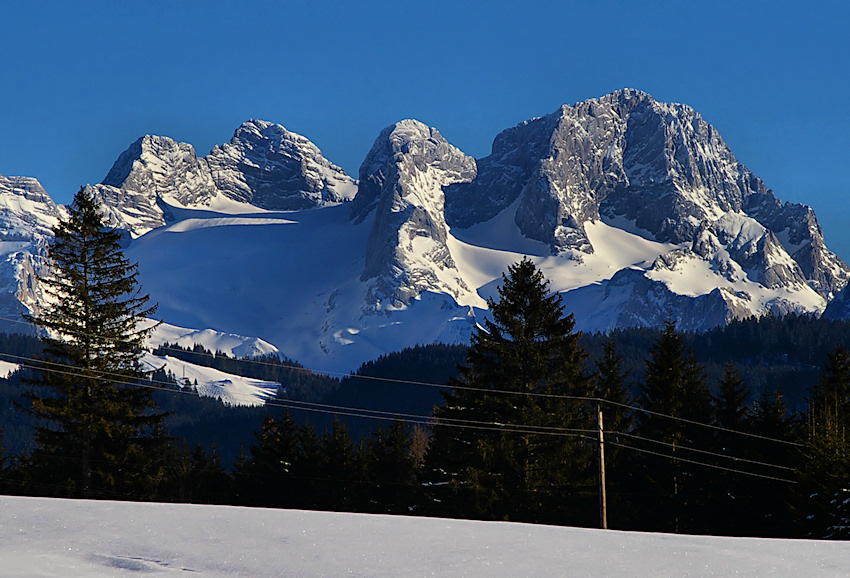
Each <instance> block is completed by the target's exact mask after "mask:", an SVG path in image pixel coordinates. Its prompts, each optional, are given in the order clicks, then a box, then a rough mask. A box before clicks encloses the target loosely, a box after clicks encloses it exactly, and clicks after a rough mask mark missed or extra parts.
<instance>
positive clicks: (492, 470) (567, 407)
mask: <svg viewBox="0 0 850 578" xmlns="http://www.w3.org/2000/svg"><path fill="white" fill-rule="evenodd" d="M498 291H499V300H498V301H494V300H493V299H490V300H489V301H488V304H489V308H490V314H491V316H492V319H487V320H485V322H484V326H483V327H479V328H478V329H477V330H476V331H475V332H474V334H473V336H472V341H471V345H470V349H469V352H468V357H467V361H466V364H465V365H464V366H463V367H462V368H461V371H460V377H459V378H458V379H457V380H454V381H452V383H451V385H453V387H454V389H453V391H452V392H451V393H449V394H447V395H445V404H444V405H443V406H438V408H437V409H436V410H435V415H436V417H437V425H436V426H435V427H434V431H433V437H432V440H431V448H430V450H429V453H428V456H427V457H426V463H427V467H426V470H427V475H428V477H429V478H430V479H429V480H428V481H429V482H430V483H431V486H430V487H431V489H432V492H433V495H434V497H435V499H436V500H439V504H440V505H441V506H442V510H441V513H443V514H445V515H466V516H474V517H482V518H488V519H511V520H526V521H539V522H548V523H567V522H570V523H578V524H585V525H590V524H595V520H596V507H595V504H596V502H595V500H596V493H595V488H596V483H595V469H594V468H595V463H594V462H593V461H592V459H591V452H590V448H589V446H587V445H584V444H583V443H582V442H581V440H580V438H579V437H578V432H570V431H564V428H574V429H577V430H585V431H587V430H589V429H590V428H591V427H592V423H593V422H592V421H591V418H590V416H589V415H588V414H589V412H588V407H587V404H586V403H585V402H583V401H581V400H578V401H577V400H575V399H570V398H567V397H565V396H588V395H589V394H590V385H589V382H588V380H587V378H586V377H585V375H584V359H585V354H584V352H583V351H582V349H581V348H580V347H579V344H578V334H577V333H575V332H574V331H573V330H574V320H573V316H572V315H568V316H566V317H565V316H564V312H563V307H562V305H561V299H560V296H559V295H557V294H555V295H549V293H548V281H546V280H545V279H544V277H543V274H542V273H541V272H540V271H538V270H537V268H536V267H535V266H534V264H533V263H532V262H531V261H530V260H528V259H523V260H522V261H520V262H519V263H516V264H514V265H512V266H510V267H509V269H508V273H507V274H506V275H505V274H503V276H502V285H501V286H500V287H499V289H498ZM505 392H510V393H505ZM594 409H595V408H594ZM518 430H519V431H518ZM547 432H548V433H550V434H551V433H556V434H558V435H546V433H547Z"/></svg>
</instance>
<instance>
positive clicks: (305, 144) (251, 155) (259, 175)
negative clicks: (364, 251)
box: [205, 120, 357, 211]
mask: <svg viewBox="0 0 850 578" xmlns="http://www.w3.org/2000/svg"><path fill="white" fill-rule="evenodd" d="M205 160H206V162H207V165H208V166H209V168H210V173H211V175H212V178H213V181H215V186H216V187H217V188H218V189H219V190H220V191H222V193H223V194H224V195H225V196H226V197H228V198H230V199H233V200H234V201H238V202H242V203H249V204H252V205H254V206H256V207H260V208H262V209H270V210H278V211H280V210H283V211H288V210H299V209H309V208H312V207H316V206H322V205H327V204H329V203H341V202H343V201H350V200H351V199H352V198H354V195H355V194H356V193H357V183H356V182H355V181H354V179H352V178H351V177H349V176H348V175H347V174H345V171H343V170H342V169H341V168H340V167H338V166H336V165H335V164H333V163H331V162H330V161H328V160H327V159H325V158H324V157H323V156H322V152H321V151H320V150H319V148H318V147H317V146H316V145H314V144H313V143H312V142H310V141H309V140H307V139H306V138H304V137H303V136H301V135H298V134H295V133H293V132H289V131H288V130H286V129H285V128H283V127H282V126H280V125H279V124H273V123H270V122H266V121H262V120H251V121H248V122H246V123H244V124H242V126H240V127H239V128H237V129H236V133H235V134H234V135H233V138H232V139H231V141H230V144H224V145H220V146H217V147H215V148H214V149H213V150H212V152H210V154H209V155H207V156H206V159H205Z"/></svg>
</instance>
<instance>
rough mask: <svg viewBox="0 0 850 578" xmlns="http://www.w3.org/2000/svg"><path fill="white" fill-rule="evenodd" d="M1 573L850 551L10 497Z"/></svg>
mask: <svg viewBox="0 0 850 578" xmlns="http://www.w3.org/2000/svg"><path fill="white" fill-rule="evenodd" d="M0 503H2V514H0V574H2V575H3V576H62V577H71V576H132V575H137V574H151V575H156V574H162V575H168V574H175V575H176V574H185V575H192V576H304V577H306V576H376V577H380V576H388V577H390V576H392V577H399V576H486V577H488V578H495V577H499V576H506V577H508V576H509V577H517V576H653V577H660V576H788V577H800V576H805V577H806V578H816V577H818V576H847V574H848V570H850V543H848V542H824V541H809V540H764V539H746V538H710V537H700V536H673V535H667V534H648V533H646V534H642V533H629V532H617V531H601V530H586V529H574V528H558V527H552V526H533V525H526V524H511V523H498V522H469V521H457V520H444V519H429V518H408V517H391V516H368V515H359V514H335V513H324V512H304V511H293V510H266V509H250V508H235V507H218V506H192V505H165V504H137V503H121V502H95V501H84V500H57V499H40V498H18V497H2V498H0Z"/></svg>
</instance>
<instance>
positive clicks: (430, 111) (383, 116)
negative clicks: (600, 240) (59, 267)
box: [0, 0, 850, 260]
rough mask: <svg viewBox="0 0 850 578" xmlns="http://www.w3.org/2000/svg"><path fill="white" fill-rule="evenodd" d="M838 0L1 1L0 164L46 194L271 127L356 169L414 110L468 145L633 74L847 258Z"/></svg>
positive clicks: (845, 11)
mask: <svg viewBox="0 0 850 578" xmlns="http://www.w3.org/2000/svg"><path fill="white" fill-rule="evenodd" d="M848 26H850V4H848V3H846V2H840V1H821V2H818V3H803V2H799V3H798V2H793V3H792V2H782V1H771V2H762V1H758V0H746V1H744V2H741V1H740V0H738V1H737V2H726V1H711V2H696V1H693V2H690V1H672V0H668V1H654V0H643V1H641V2H625V1H621V2H618V1H611V0H599V1H590V0H585V1H583V2H571V1H534V0H529V1H527V2H522V3H520V2H516V1H515V0H512V1H502V0H490V1H486V2H485V1H481V2H479V1H469V2H465V1H463V0H454V1H443V0H430V1H429V2H404V1H395V2H385V1H376V0H358V1H357V2H351V1H339V2H321V1H317V0H313V1H312V2H308V1H306V0H303V1H302V0H274V1H265V0H244V1H241V2H220V1H217V0H205V1H195V0H181V1H179V2H174V1H173V0H169V1H164V0H145V1H144V2H130V1H123V0H108V1H105V0H104V1H85V0H80V1H78V2H61V1H52V2H48V1H42V0H29V1H27V2H13V1H12V0H0V174H3V175H6V176H17V175H26V176H34V177H37V178H38V179H39V180H40V181H41V182H42V184H44V186H45V188H46V189H47V191H48V192H49V193H50V194H51V196H53V198H54V199H56V200H57V202H67V201H68V200H70V198H71V196H72V195H73V193H74V192H75V191H76V190H77V189H78V188H79V186H80V185H82V184H85V183H89V182H99V181H100V180H101V179H103V177H104V176H105V175H106V173H107V172H108V170H109V168H110V166H111V165H112V163H113V162H114V161H115V159H116V158H117V157H118V155H119V154H120V153H121V152H122V151H123V150H124V149H126V148H127V146H129V145H130V143H132V142H133V141H134V140H136V139H137V138H138V137H139V136H141V135H143V134H147V133H152V134H160V135H166V136H170V137H172V138H174V139H177V140H179V141H185V142H189V143H192V144H193V145H194V146H195V148H196V149H197V151H198V154H201V155H203V154H206V153H207V152H208V151H209V149H210V148H211V147H212V146H214V145H215V144H218V143H221V142H226V141H228V140H229V139H230V137H231V136H232V133H233V131H234V129H235V128H236V127H237V126H238V125H239V124H240V123H241V122H243V121H245V120H247V119H249V118H261V119H264V120H270V121H273V122H277V123H280V124H283V125H284V126H286V127H287V128H289V129H290V130H293V131H295V132H298V133H300V134H303V135H304V136H306V137H308V138H309V139H311V140H312V141H313V142H315V143H316V144H317V145H318V146H319V147H320V148H321V149H322V151H323V152H324V153H325V156H326V157H328V158H329V159H330V160H331V161H333V162H335V163H337V164H339V165H341V166H342V167H343V168H344V169H346V171H348V172H349V173H350V174H352V175H353V176H356V174H357V169H358V168H359V165H360V162H361V161H362V160H363V158H364V157H365V155H366V153H367V152H368V150H369V148H370V146H371V144H372V141H373V140H374V139H375V137H376V136H377V135H378V133H379V132H380V130H381V129H382V128H383V127H385V126H387V125H390V124H392V123H394V122H396V121H398V120H401V119H403V118H416V119H419V120H421V121H423V122H425V123H427V124H429V125H431V126H435V127H437V128H438V129H439V130H440V132H442V133H443V135H444V136H445V137H446V138H447V139H448V140H449V141H450V142H451V143H453V144H454V145H456V146H458V147H459V148H461V149H462V150H463V151H464V152H466V153H468V154H471V155H473V156H476V157H481V156H485V155H486V154H488V153H489V150H490V145H491V143H492V140H493V138H494V137H495V136H496V134H497V133H498V132H499V131H500V130H502V129H505V128H508V127H511V126H514V125H515V124H517V123H519V122H521V121H523V120H526V119H529V118H531V117H534V116H540V115H543V114H548V113H549V112H552V111H553V110H555V109H556V108H557V107H559V106H560V105H562V104H572V103H574V102H577V101H581V100H585V99H587V98H593V97H598V96H601V95H603V94H606V93H608V92H611V91H613V90H617V89H620V88H624V87H631V88H638V89H640V90H644V91H646V92H649V93H650V94H652V95H653V96H654V97H655V98H656V99H657V100H660V101H664V102H682V103H686V104H689V105H691V106H693V107H694V108H695V109H696V110H697V111H698V112H700V113H701V114H702V116H703V117H705V119H706V120H707V121H708V122H710V123H711V124H713V125H714V126H715V127H716V128H717V129H718V130H719V131H720V133H721V134H722V135H723V137H724V139H725V140H726V141H727V142H728V143H729V145H730V146H731V148H732V151H733V152H734V153H735V155H736V156H737V157H738V159H739V160H740V161H741V162H743V163H744V164H745V165H747V166H748V167H749V168H750V169H752V170H753V171H754V172H755V173H756V174H757V175H758V176H760V177H761V178H762V179H764V181H765V182H766V184H767V185H768V187H770V188H773V189H774V190H775V192H776V194H777V196H779V197H780V198H782V199H783V200H787V201H792V202H801V203H805V204H809V205H811V206H813V207H814V209H815V211H816V213H817V215H818V218H819V220H820V222H821V225H822V226H823V228H824V231H825V234H826V239H827V243H828V245H829V246H830V247H831V248H832V249H833V250H835V251H836V252H838V253H839V255H841V256H842V257H843V258H844V259H845V260H850V227H847V224H848V219H847V216H848V215H850V200H848V196H850V195H848V193H850V185H848V180H847V177H846V168H847V158H848V154H849V153H850V140H848V138H847V135H848V134H850V108H848V105H847V95H848V92H850V91H848V88H850V39H848V32H847V30H848Z"/></svg>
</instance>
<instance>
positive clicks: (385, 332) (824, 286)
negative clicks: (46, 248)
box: [0, 90, 850, 371]
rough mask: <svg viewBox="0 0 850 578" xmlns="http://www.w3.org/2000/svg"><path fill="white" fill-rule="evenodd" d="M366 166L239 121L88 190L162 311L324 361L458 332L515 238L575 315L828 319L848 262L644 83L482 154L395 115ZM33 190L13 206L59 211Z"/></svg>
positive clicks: (615, 322)
mask: <svg viewBox="0 0 850 578" xmlns="http://www.w3.org/2000/svg"><path fill="white" fill-rule="evenodd" d="M358 176H359V181H355V180H354V179H352V178H351V177H348V176H347V175H345V173H344V172H343V171H342V169H340V168H339V167H337V166H335V165H333V164H332V163H330V162H329V161H327V160H326V159H324V158H323V157H322V155H321V153H320V152H319V149H318V148H316V147H315V145H313V144H312V143H310V141H308V140H307V139H306V138H304V137H301V136H299V135H295V134H293V133H290V132H288V131H287V130H286V129H284V128H283V127H282V126H280V125H275V124H272V123H268V122H264V121H257V120H252V121H249V122H246V123H244V124H243V125H242V126H240V127H239V128H238V129H237V130H236V132H235V134H234V136H233V138H232V139H231V141H230V143H229V144H223V145H220V146H218V147H215V148H214V149H213V150H212V152H210V154H209V155H207V156H206V157H198V156H197V155H196V154H195V151H194V149H193V148H192V147H191V145H188V144H185V143H177V142H175V141H173V140H171V139H168V138H166V137H157V136H150V135H149V136H145V137H142V138H141V139H139V140H138V141H137V142H136V143H134V144H133V145H132V146H131V147H130V148H129V149H128V150H127V151H125V152H124V153H123V154H122V155H121V156H120V157H119V159H118V161H116V163H115V165H114V166H113V168H112V170H111V171H110V172H109V174H108V175H107V178H106V179H104V182H103V183H101V184H99V185H94V190H95V192H96V194H97V195H98V198H99V199H100V201H101V203H102V205H103V207H104V212H105V214H106V215H107V216H108V218H109V221H110V224H112V225H114V226H119V227H122V228H124V229H126V230H128V231H129V232H130V234H131V236H132V238H133V240H132V242H130V244H129V246H128V248H127V251H128V256H129V257H130V258H131V259H132V260H134V261H137V262H139V265H140V273H141V281H142V285H143V287H144V289H145V290H146V291H148V292H149V293H150V294H151V296H152V297H153V299H154V300H156V301H158V302H159V303H160V309H159V314H160V315H161V316H162V317H163V318H164V319H165V320H166V321H168V322H169V323H172V324H175V325H178V326H182V327H191V328H196V329H204V328H213V329H215V330H218V331H223V332H228V333H235V334H239V335H250V336H255V337H258V338H262V339H263V340H265V341H266V342H268V343H270V344H274V346H276V347H278V348H279V349H280V350H281V351H282V352H283V353H284V354H285V355H287V356H289V357H291V358H293V359H297V360H299V361H301V362H302V363H304V364H306V365H307V366H308V367H313V368H317V369H320V370H324V371H348V370H351V369H354V368H355V367H356V366H357V365H358V364H359V363H361V362H362V361H364V360H367V359H371V358H374V357H376V356H378V355H380V354H382V353H386V352H388V351H393V350H397V349H400V348H402V347H405V346H408V345H414V344H417V343H430V342H434V341H450V342H451V341H466V340H467V339H468V338H469V334H470V332H471V330H472V328H473V327H474V326H475V324H476V322H477V321H479V320H480V318H481V316H482V315H486V311H485V310H486V306H487V305H486V299H487V298H488V297H492V296H494V295H495V292H496V291H495V288H496V286H497V285H498V284H499V282H500V281H501V277H500V276H501V273H502V272H503V271H505V269H506V268H507V266H508V265H509V264H511V263H514V262H516V261H517V260H519V259H520V258H522V257H523V256H529V257H531V258H532V259H533V260H534V261H535V262H536V263H537V264H538V266H539V267H540V268H541V269H542V270H543V272H544V273H545V274H546V276H547V278H548V279H550V281H551V285H550V287H551V289H553V290H555V291H559V292H561V294H562V296H563V298H564V303H565V305H566V309H567V310H568V311H571V312H573V313H574V314H575V316H576V321H577V326H578V327H579V329H583V330H606V329H611V328H614V327H624V326H634V325H638V326H647V325H659V324H660V323H661V322H662V321H663V320H665V319H667V318H673V319H675V320H677V322H678V323H679V326H680V327H681V328H683V329H695V330H699V329H707V328H710V327H713V326H716V325H718V324H722V323H726V322H728V321H729V320H731V319H733V318H740V317H745V316H749V315H760V314H764V313H768V312H772V313H787V312H797V313H804V312H805V313H811V314H815V315H819V314H821V313H822V312H823V311H824V309H825V308H826V307H827V303H828V302H830V301H833V300H834V299H835V297H836V295H838V294H839V293H841V292H842V290H843V288H844V287H845V286H846V285H847V282H848V278H850V268H848V266H847V265H846V264H845V263H844V262H843V261H841V259H839V258H838V257H837V256H836V255H835V254H834V253H832V252H830V251H829V250H828V249H827V248H826V246H825V244H824V241H823V234H822V232H821V229H820V227H819V225H818V223H817V219H816V218H815V215H814V213H813V212H812V210H811V209H810V208H809V207H806V206H805V205H799V204H791V203H784V204H783V203H782V202H781V201H779V200H778V199H777V198H776V197H775V196H774V194H773V192H772V191H770V190H768V189H767V187H766V186H765V184H764V183H763V182H762V181H761V180H760V179H759V178H757V177H756V176H755V175H753V174H752V172H750V171H749V170H748V169H747V168H746V167H745V166H744V165H743V164H741V163H740V162H739V161H738V160H737V159H736V158H735V156H734V155H733V154H732V152H731V150H730V149H729V147H728V146H727V145H726V143H725V142H724V141H723V139H722V138H721V137H720V135H719V134H718V132H717V131H716V130H715V129H714V128H713V127H712V126H711V125H709V124H708V123H707V122H706V121H705V120H704V119H703V118H702V117H701V116H700V115H699V114H698V113H696V112H695V111H694V110H693V109H692V108H690V107H688V106H685V105H680V104H664V103H659V102H656V101H655V100H653V99H652V97H650V96H649V95H647V94H645V93H642V92H639V91H635V90H622V91H618V92H615V93H613V94H610V95H607V96H603V97H601V98H597V99H592V100H588V101H585V102H581V103H578V104H575V105H572V106H563V107H561V108H559V109H558V110H556V111H555V112H553V113H552V114H549V115H546V116H543V117H540V118H536V119H532V120H529V121H527V122H523V123H521V124H519V125H517V126H516V127H513V128H510V129H507V130H505V131H503V132H502V133H500V134H499V135H497V136H496V138H495V140H494V143H493V148H492V153H491V154H490V155H489V156H487V157H485V158H482V159H478V160H476V159H473V158H471V157H469V156H467V155H465V154H464V153H463V152H461V151H460V150H458V149H457V148H456V147H454V146H452V145H451V144H450V143H448V142H447V141H446V140H445V139H444V138H443V137H442V136H441V135H440V133H439V132H438V131H437V130H436V129H434V128H431V127H428V126H426V125H424V124H422V123H420V122H418V121H415V120H403V121H401V122H398V123H396V124H394V125H392V126H390V127H387V128H386V129H384V130H383V131H381V133H380V134H379V136H378V138H377V139H376V140H375V143H374V145H373V147H372V149H371V150H370V151H369V152H368V154H367V155H366V158H365V160H364V162H363V164H362V166H361V168H360V172H359V175H358ZM6 181H9V179H7V180H6ZM6 181H3V182H6ZM9 182H11V181H9ZM21 182H23V181H21ZM6 188H7V189H10V190H11V185H6ZM18 190H20V191H23V190H24V189H23V188H21V187H20V186H19V188H18ZM4 191H5V189H4ZM355 192H356V195H355ZM41 193H42V194H43V195H44V198H45V199H46V201H45V202H44V204H43V207H41V205H39V206H40V207H41V208H36V207H35V206H34V205H33V206H28V208H26V209H25V210H23V209H18V208H16V209H15V211H16V212H15V214H16V215H18V214H19V213H20V215H23V214H27V215H28V214H29V213H30V212H32V211H35V213H37V214H41V215H45V217H44V219H48V216H49V218H50V219H56V218H58V217H59V215H60V211H61V208H59V207H55V206H52V202H50V203H49V202H47V201H49V197H47V196H46V194H44V193H43V191H41ZM15 194H17V195H18V196H19V197H20V196H21V194H22V193H20V192H19V193H12V192H8V193H7V192H4V193H3V195H2V196H0V198H3V199H6V198H7V197H8V198H9V199H12V198H13V195H15ZM31 194H32V195H35V193H34V192H33V193H31ZM3 202H7V201H5V200H4V201H3ZM9 202H11V201H9ZM28 202H30V203H34V202H35V201H28ZM15 206H16V207H18V206H19V205H15ZM51 207H52V208H51ZM305 209H310V210H305ZM20 215H18V216H17V217H15V218H16V219H18V220H16V221H15V222H14V225H10V227H12V228H15V227H17V228H19V229H21V230H22V231H23V230H24V229H26V230H27V231H30V230H31V232H29V233H25V234H24V233H15V234H20V235H24V236H26V235H30V236H29V237H27V239H29V238H30V237H32V238H33V239H34V238H35V237H33V235H36V232H37V231H41V233H38V234H39V235H41V237H39V238H40V239H42V240H43V239H46V238H48V237H49V229H47V228H45V227H44V226H42V228H41V229H38V227H37V223H29V221H26V220H25V218H24V217H23V216H20ZM26 218H27V219H30V220H32V219H34V218H35V217H32V216H28V217H26ZM48 220H49V219H48ZM7 221H8V218H7ZM36 221H38V219H36ZM38 222H41V221H38ZM44 222H45V223H48V221H44ZM50 222H52V221H50ZM28 227H29V229H28ZM15 230H17V229H15ZM45 235H47V236H45ZM28 242H29V243H31V242H32V241H28ZM4 247H6V245H4ZM22 247H23V246H22ZM24 248H26V247H24ZM7 252H9V253H10V252H11V249H10V250H9V251H7ZM24 252H26V251H24ZM33 254H35V253H33ZM22 267H23V266H21V267H19V268H18V269H17V271H19V272H20V270H22ZM2 279H4V280H5V279H11V277H10V276H9V274H6V275H5V276H3V277H2ZM21 282H22V281H21V277H20V275H19V276H18V277H16V280H15V281H14V283H15V284H17V285H16V286H19V285H20V283H21ZM36 285H37V284H36ZM24 286H26V283H24ZM7 292H8V291H7ZM16 295H17V294H16ZM21 295H23V293H21ZM32 295H33V296H32V297H28V299H29V301H27V302H25V303H24V305H26V307H31V306H32V305H33V304H34V303H36V302H37V291H35V292H33V293H32ZM24 305H20V307H23V306H24ZM837 307H838V306H837V305H836V306H831V307H830V311H834V310H837ZM835 314H836V315H844V313H835Z"/></svg>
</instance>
